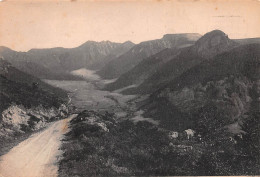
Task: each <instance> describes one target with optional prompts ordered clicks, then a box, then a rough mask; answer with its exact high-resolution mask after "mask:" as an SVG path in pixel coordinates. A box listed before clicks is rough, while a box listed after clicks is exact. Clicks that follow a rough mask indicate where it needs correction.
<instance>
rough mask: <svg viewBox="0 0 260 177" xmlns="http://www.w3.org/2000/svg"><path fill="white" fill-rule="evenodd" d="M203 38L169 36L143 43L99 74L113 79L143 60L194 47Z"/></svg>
mask: <svg viewBox="0 0 260 177" xmlns="http://www.w3.org/2000/svg"><path fill="white" fill-rule="evenodd" d="M200 37H201V35H200V34H197V33H187V34H167V35H164V36H163V38H161V39H157V40H152V41H146V42H141V43H140V44H137V45H135V46H134V47H132V48H131V49H130V50H129V51H128V52H126V53H125V54H123V55H121V56H119V57H118V58H115V59H114V60H112V61H111V62H109V63H108V64H107V65H106V66H105V67H104V68H102V69H101V70H100V71H98V72H97V73H98V74H99V75H100V76H101V77H103V78H105V79H113V78H117V77H119V76H120V75H121V74H123V73H125V72H127V71H129V70H131V69H132V68H134V67H135V66H136V65H137V64H138V63H139V62H141V61H142V60H143V59H145V58H147V57H150V56H151V55H154V54H156V53H158V52H160V51H162V50H164V49H166V48H176V49H177V48H183V47H187V46H190V45H193V44H194V43H195V41H196V40H198V39H199V38H200Z"/></svg>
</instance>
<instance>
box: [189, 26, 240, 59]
mask: <svg viewBox="0 0 260 177" xmlns="http://www.w3.org/2000/svg"><path fill="white" fill-rule="evenodd" d="M237 45H238V44H237V43H236V42H234V41H232V40H230V39H229V38H228V35H227V34H225V33H224V32H222V31H220V30H214V31H211V32H208V33H206V34H205V35H204V36H202V37H201V38H200V39H199V40H198V41H197V42H196V43H195V45H194V46H193V50H195V51H196V52H197V53H198V54H199V55H200V56H202V57H204V58H211V57H214V56H215V55H217V54H219V53H222V52H225V51H227V50H230V49H231V48H233V47H235V46H237Z"/></svg>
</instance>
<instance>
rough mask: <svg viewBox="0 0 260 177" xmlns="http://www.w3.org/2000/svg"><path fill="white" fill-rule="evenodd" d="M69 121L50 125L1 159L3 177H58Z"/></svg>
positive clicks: (69, 118) (0, 171) (0, 173)
mask: <svg viewBox="0 0 260 177" xmlns="http://www.w3.org/2000/svg"><path fill="white" fill-rule="evenodd" d="M74 117H75V115H72V116H70V117H68V118H67V119H64V120H60V121H57V122H54V123H53V124H50V126H49V127H48V128H46V129H45V130H44V131H42V132H39V133H36V134H33V135H32V136H31V137H30V138H28V139H27V140H25V141H23V142H22V143H20V144H19V145H17V146H16V147H14V148H13V149H11V151H9V152H8V153H7V154H5V155H4V156H2V157H1V158H0V176H1V177H17V176H19V177H39V176H43V177H46V176H57V171H58V167H57V164H56V163H57V160H58V158H59V156H60V154H61V151H60V150H59V147H60V146H61V139H62V137H63V135H64V134H65V133H66V132H67V129H68V122H69V121H70V120H71V119H72V118H74Z"/></svg>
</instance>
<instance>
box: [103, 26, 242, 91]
mask: <svg viewBox="0 0 260 177" xmlns="http://www.w3.org/2000/svg"><path fill="white" fill-rule="evenodd" d="M236 46H238V43H236V42H234V41H232V40H230V39H229V38H228V37H227V35H226V34H225V33H223V32H222V31H219V30H215V31H212V32H209V33H207V34H205V35H204V36H202V37H201V38H200V39H199V40H198V41H196V42H195V44H194V45H192V46H189V47H185V48H177V49H176V48H175V49H174V48H172V49H168V50H164V51H162V52H160V53H158V54H156V55H153V56H152V57H150V58H148V59H145V60H143V62H141V63H139V64H138V65H137V66H136V67H135V68H134V69H133V70H130V71H129V72H127V73H125V74H123V75H122V76H121V77H119V79H118V80H117V81H116V82H114V83H111V84H109V85H107V89H108V90H116V89H119V88H122V87H125V86H127V85H131V84H137V85H138V84H139V85H138V87H132V88H131V89H128V90H125V91H124V92H123V93H128V94H132V93H152V92H153V91H155V90H156V89H158V88H159V87H160V86H161V85H162V84H166V83H167V82H169V81H170V80H172V79H174V78H175V77H177V76H179V75H180V74H182V73H183V72H185V71H186V70H187V69H190V68H191V67H193V66H195V65H197V64H199V63H201V62H202V61H204V60H208V59H211V58H212V57H214V56H215V55H217V54H219V53H222V52H224V51H227V50H230V49H232V48H234V47H236ZM133 73H134V74H133Z"/></svg>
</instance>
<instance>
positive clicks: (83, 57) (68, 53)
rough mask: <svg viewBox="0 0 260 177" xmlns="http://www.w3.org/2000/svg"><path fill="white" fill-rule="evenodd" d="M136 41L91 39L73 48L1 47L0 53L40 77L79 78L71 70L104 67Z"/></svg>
mask: <svg viewBox="0 0 260 177" xmlns="http://www.w3.org/2000/svg"><path fill="white" fill-rule="evenodd" d="M133 45H134V44H133V43H131V42H129V41H128V42H125V43H123V44H120V43H113V42H110V41H103V42H94V41H88V42H86V43H84V44H82V45H81V46H79V47H76V48H72V49H66V48H51V49H31V50H29V51H28V52H16V51H13V50H11V49H9V48H6V47H0V56H3V57H4V59H5V60H7V61H9V62H10V63H11V64H12V65H13V66H15V67H16V68H18V69H20V70H21V71H24V72H26V73H28V74H31V75H34V76H36V77H39V78H45V79H72V80H75V79H80V78H77V77H76V76H73V75H71V74H70V71H72V70H76V69H79V68H95V69H97V68H99V67H102V66H103V65H104V64H105V62H108V61H109V60H111V59H113V58H114V57H117V56H119V55H121V54H123V53H124V52H126V51H127V50H129V49H130V48H131V47H132V46H133ZM103 62H104V63H103ZM97 63H98V64H97Z"/></svg>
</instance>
